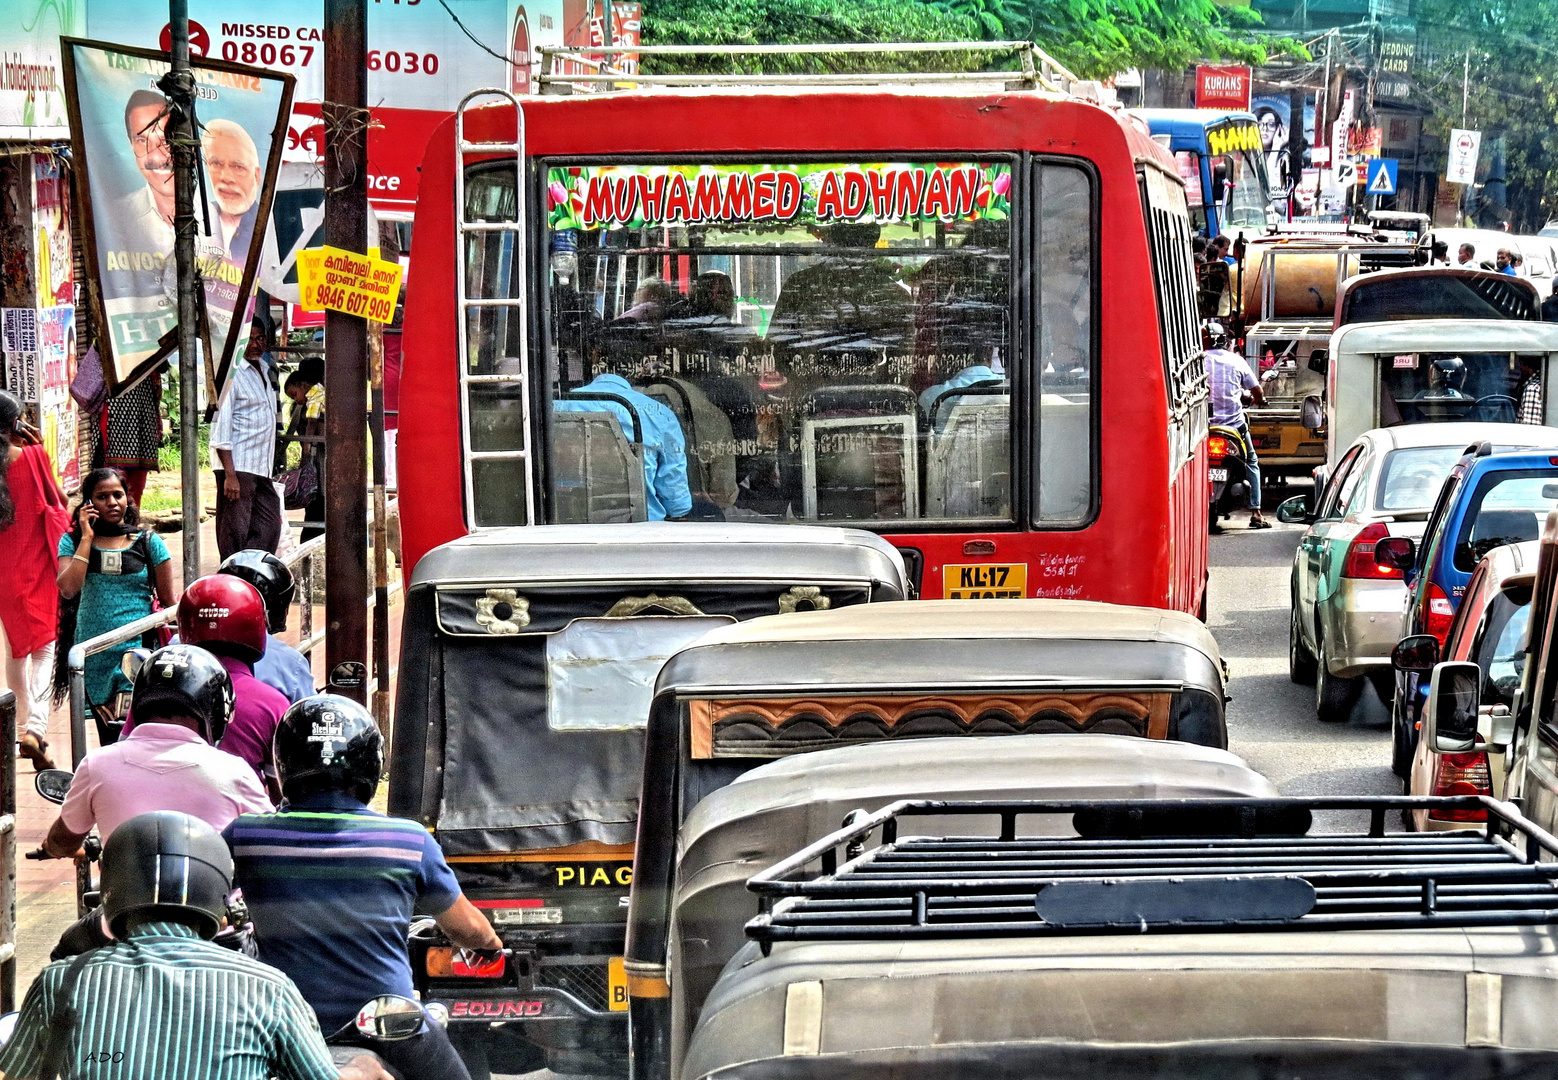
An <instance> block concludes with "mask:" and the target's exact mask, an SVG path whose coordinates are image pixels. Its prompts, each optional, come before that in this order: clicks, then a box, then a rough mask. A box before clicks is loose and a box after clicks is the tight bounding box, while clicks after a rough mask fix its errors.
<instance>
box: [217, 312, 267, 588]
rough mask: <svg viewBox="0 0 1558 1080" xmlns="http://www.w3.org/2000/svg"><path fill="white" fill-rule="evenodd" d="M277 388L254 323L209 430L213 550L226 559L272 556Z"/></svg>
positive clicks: (261, 336)
mask: <svg viewBox="0 0 1558 1080" xmlns="http://www.w3.org/2000/svg"><path fill="white" fill-rule="evenodd" d="M276 413H277V400H276V388H275V387H274V386H273V385H272V384H271V381H270V377H269V376H268V375H267V374H266V364H265V331H264V328H263V327H262V326H260V325H259V324H255V326H254V329H253V331H252V332H251V335H250V337H249V345H248V347H247V348H246V349H245V350H244V354H243V360H242V362H241V363H239V364H237V365H235V366H234V369H233V373H232V377H231V382H230V384H229V386H228V388H227V397H226V398H225V399H224V400H223V401H222V406H221V408H219V409H218V410H217V412H216V420H215V422H214V423H213V424H212V425H211V453H212V455H213V456H214V457H215V458H216V464H217V468H216V469H215V472H216V486H217V489H218V491H219V493H220V494H219V495H218V496H217V500H216V547H217V551H219V552H220V553H221V556H222V558H224V559H226V558H228V557H229V556H231V555H233V554H235V553H236V552H239V551H243V550H244V549H246V548H258V549H260V550H262V551H269V552H272V553H274V552H275V550H276V546H277V545H278V544H279V543H280V542H281V529H282V520H281V500H280V499H278V498H277V497H276V485H275V484H273V483H271V478H270V477H271V469H272V466H273V465H274V463H275V460H276Z"/></svg>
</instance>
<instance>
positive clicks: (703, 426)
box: [644, 379, 738, 510]
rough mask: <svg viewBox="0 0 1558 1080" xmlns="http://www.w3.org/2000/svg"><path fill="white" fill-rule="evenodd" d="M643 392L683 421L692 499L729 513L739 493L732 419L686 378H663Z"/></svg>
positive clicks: (688, 478)
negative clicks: (711, 504)
mask: <svg viewBox="0 0 1558 1080" xmlns="http://www.w3.org/2000/svg"><path fill="white" fill-rule="evenodd" d="M644 393H646V394H648V395H649V396H650V397H652V398H654V399H655V400H657V401H659V402H661V403H663V404H664V405H665V406H666V407H667V408H669V409H670V410H671V411H672V412H674V413H675V414H676V419H677V420H678V421H680V422H681V425H682V434H683V436H685V437H686V440H687V481H688V483H689V485H690V486H691V488H692V497H693V498H694V499H706V500H708V501H709V502H711V503H713V504H714V505H715V506H717V507H719V508H720V509H721V510H729V509H730V508H731V507H732V506H734V505H735V502H736V495H737V494H738V491H737V489H736V441H735V436H734V435H733V433H732V431H731V426H730V417H728V416H726V415H725V412H724V410H722V409H720V408H719V407H718V406H717V405H715V404H714V403H713V402H712V401H710V400H709V397H708V395H707V394H705V393H704V392H703V391H702V390H700V389H698V387H697V386H695V385H694V384H692V383H690V382H688V381H687V380H686V379H661V380H660V381H658V382H654V383H650V384H649V385H648V386H646V387H644Z"/></svg>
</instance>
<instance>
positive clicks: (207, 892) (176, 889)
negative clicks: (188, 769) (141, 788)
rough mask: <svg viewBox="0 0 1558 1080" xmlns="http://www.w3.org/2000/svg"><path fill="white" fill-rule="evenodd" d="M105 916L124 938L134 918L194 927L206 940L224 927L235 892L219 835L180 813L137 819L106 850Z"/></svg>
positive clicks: (159, 813) (113, 837)
mask: <svg viewBox="0 0 1558 1080" xmlns="http://www.w3.org/2000/svg"><path fill="white" fill-rule="evenodd" d="M102 885H103V914H104V915H105V916H107V918H108V928H109V929H110V930H112V931H113V933H114V936H115V937H118V938H123V937H124V935H125V931H126V929H127V927H126V921H127V920H128V918H129V916H131V915H150V916H152V917H154V918H155V917H158V916H164V917H166V918H169V919H172V920H176V921H178V922H184V923H193V924H194V925H195V929H197V930H199V931H200V934H201V936H202V937H206V938H211V937H215V936H216V932H217V931H218V930H219V929H221V927H222V917H223V916H224V915H225V914H226V912H227V896H228V894H229V893H231V892H232V891H233V856H232V854H231V853H230V852H229V851H228V850H227V842H226V841H225V840H223V839H222V837H221V834H220V833H218V832H217V831H216V830H215V829H213V828H212V827H211V826H210V825H207V824H206V823H205V822H204V821H201V820H200V819H199V818H196V817H190V816H189V815H188V814H181V813H179V812H178V811H177V810H157V811H154V812H153V813H150V814H139V815H137V816H135V817H133V818H131V819H130V820H129V821H126V822H124V823H123V824H122V825H120V826H119V827H118V828H117V829H115V830H114V831H113V833H111V834H110V835H109V837H108V842H107V843H105V844H104V845H103V876H102Z"/></svg>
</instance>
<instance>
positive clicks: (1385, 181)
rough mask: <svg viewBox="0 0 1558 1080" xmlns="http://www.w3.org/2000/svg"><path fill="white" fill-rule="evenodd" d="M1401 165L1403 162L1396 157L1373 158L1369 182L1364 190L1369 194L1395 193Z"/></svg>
mask: <svg viewBox="0 0 1558 1080" xmlns="http://www.w3.org/2000/svg"><path fill="white" fill-rule="evenodd" d="M1400 167H1401V163H1400V162H1399V161H1397V160H1396V159H1395V158H1371V159H1370V161H1369V179H1368V184H1367V186H1366V187H1365V188H1364V189H1363V190H1364V192H1365V193H1367V194H1369V195H1394V194H1395V193H1396V176H1397V170H1398V169H1399V168H1400Z"/></svg>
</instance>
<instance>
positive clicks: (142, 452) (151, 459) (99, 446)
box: [92, 374, 162, 506]
mask: <svg viewBox="0 0 1558 1080" xmlns="http://www.w3.org/2000/svg"><path fill="white" fill-rule="evenodd" d="M92 432H93V435H94V436H95V442H96V446H95V447H94V450H93V455H92V457H93V464H94V465H95V466H96V467H97V468H103V469H117V470H119V472H120V474H121V475H122V476H123V477H124V487H125V491H126V492H127V493H128V494H129V496H130V501H131V502H133V503H135V504H136V505H137V506H139V505H140V503H141V497H142V496H143V495H144V494H145V493H146V477H147V475H148V474H150V473H153V472H155V471H157V448H158V447H159V446H161V445H162V376H161V375H159V374H152V375H148V376H146V378H144V379H142V380H141V381H140V382H138V383H136V384H135V385H134V386H132V387H130V388H129V389H128V390H124V391H121V392H120V393H118V394H116V395H115V396H113V397H111V398H109V399H108V407H107V408H105V409H104V410H103V411H102V412H101V413H99V414H98V416H97V422H96V423H95V424H93V425H92Z"/></svg>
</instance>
